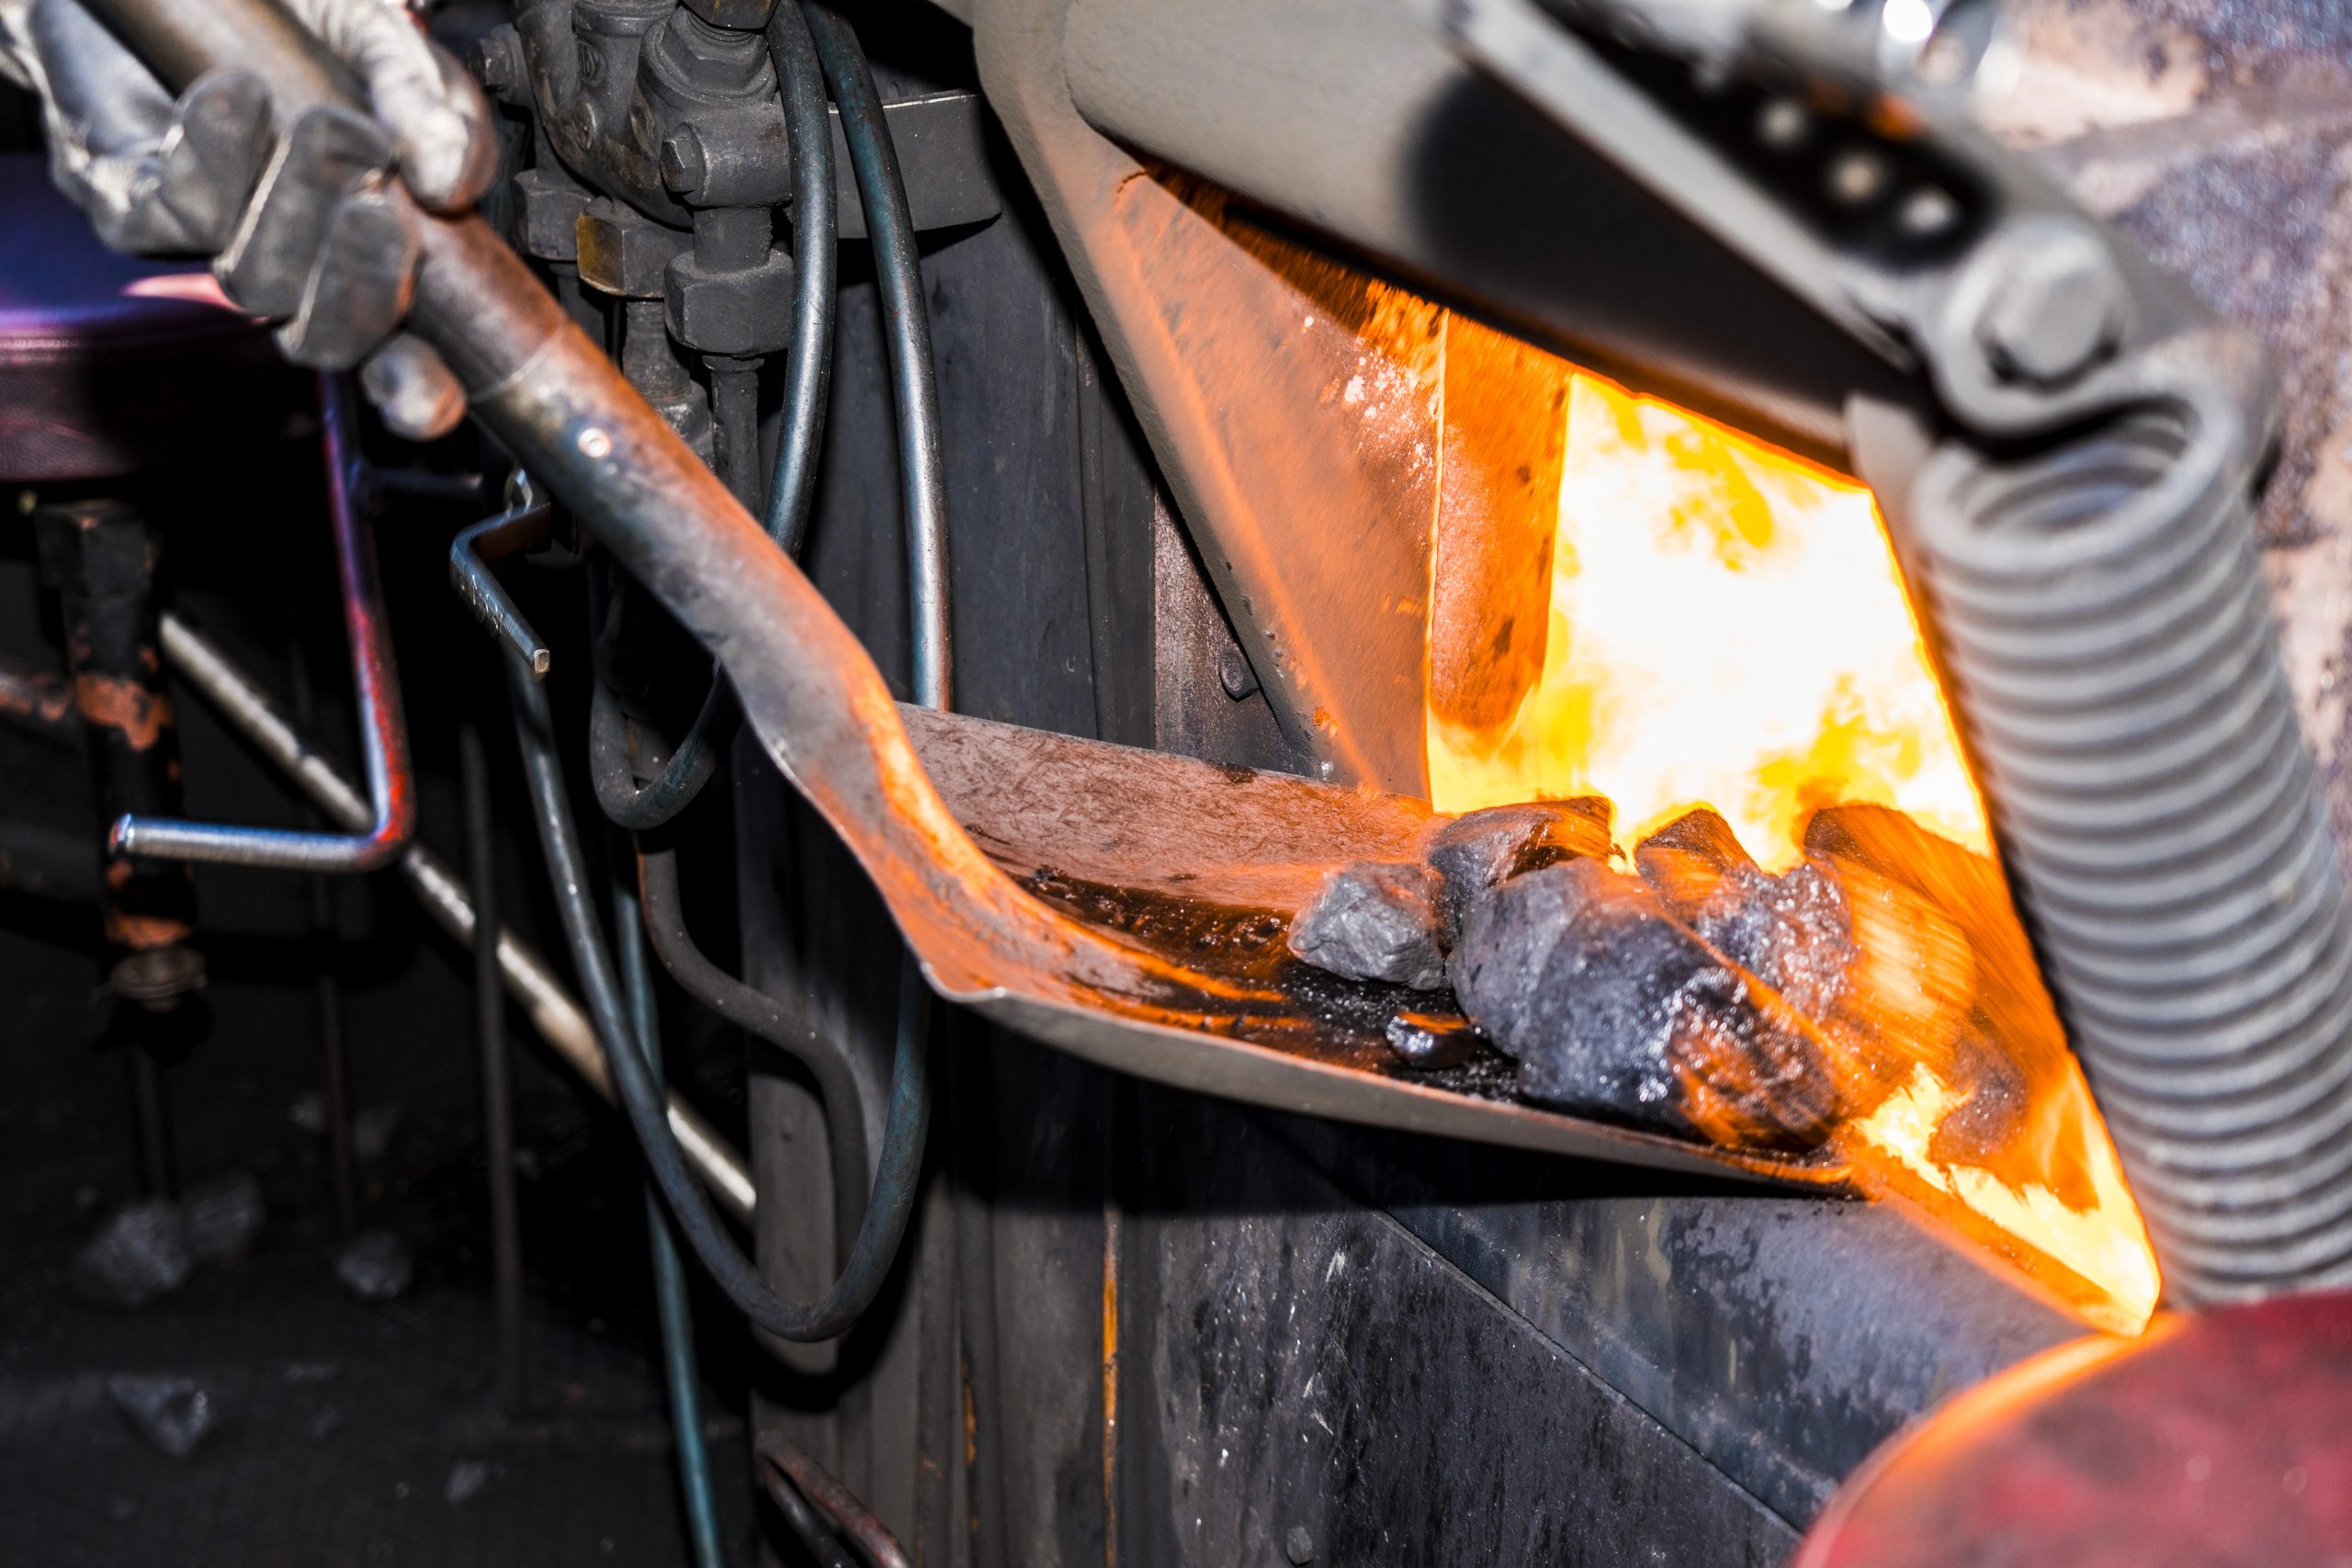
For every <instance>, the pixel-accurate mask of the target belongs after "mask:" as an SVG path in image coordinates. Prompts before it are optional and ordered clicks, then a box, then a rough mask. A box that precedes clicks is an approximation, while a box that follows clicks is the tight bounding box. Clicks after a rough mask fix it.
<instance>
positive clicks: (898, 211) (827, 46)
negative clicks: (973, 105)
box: [801, 3, 955, 708]
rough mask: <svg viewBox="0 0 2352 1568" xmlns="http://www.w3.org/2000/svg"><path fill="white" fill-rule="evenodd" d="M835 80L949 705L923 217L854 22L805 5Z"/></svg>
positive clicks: (938, 671)
mask: <svg viewBox="0 0 2352 1568" xmlns="http://www.w3.org/2000/svg"><path fill="white" fill-rule="evenodd" d="M801 9H802V11H803V12H804V13H805V14H806V16H807V17H808V20H809V32H810V33H811V34H812V35H813V36H814V37H815V39H816V41H817V58H818V61H819V62H820V64H822V65H823V67H824V71H825V85H827V86H829V87H830V88H831V89H832V94H833V102H834V103H836V104H837V105H839V106H840V107H841V111H842V137H843V139H844V140H845V141H847V142H848V143H849V162H850V169H851V172H852V173H854V175H856V176H857V194H858V199H859V201H860V202H861V203H862V204H863V205H864V206H865V232H866V235H867V237H868V239H869V241H870V242H871V243H872V244H873V247H874V271H875V276H876V282H877V283H878V284H879V286H880V288H881V291H882V322H883V331H884V335H885V337H886V339H887V340H888V344H889V349H890V389H891V395H892V397H893V398H894V399H895V400H897V402H898V406H899V475H900V482H901V483H902V484H903V485H904V486H905V487H906V492H907V496H906V505H907V589H908V596H909V602H908V606H907V609H908V621H909V624H910V626H911V627H912V629H913V636H914V691H915V701H916V702H918V703H920V704H922V705H923V706H924V707H927V708H944V707H946V706H947V705H949V703H950V701H951V700H952V698H951V696H950V682H951V679H952V671H953V667H954V664H955V660H954V645H953V641H952V637H951V633H950V628H949V625H948V604H947V479H946V471H945V468H944V463H943V460H942V458H941V455H940V434H939V385H938V380H937V378H936V377H935V376H934V375H933V370H932V363H931V318H930V316H929V315H928V314H927V313H926V312H925V310H924V308H923V301H922V267H921V265H920V260H919V258H918V256H917V254H916V252H915V224H914V218H913V216H912V214H911V213H910V210H909V209H908V206H907V184H906V180H905V179H904V178H903V177H902V176H901V175H900V174H899V154H898V150H897V149H896V148H895V147H893V146H892V145H891V142H890V128H889V125H888V122H886V121H885V120H884V118H883V116H882V102H881V96H880V95H879V94H877V93H876V91H875V88H874V73H873V72H872V71H870V70H869V69H867V67H866V63H865V51H863V50H861V49H860V48H859V47H858V43H857V35H856V33H854V32H853V31H852V30H851V29H850V25H849V24H848V23H847V22H844V21H842V19H841V17H838V16H835V15H834V14H833V13H832V12H831V11H829V10H827V9H825V7H823V6H817V5H810V4H805V3H804V4H803V6H801Z"/></svg>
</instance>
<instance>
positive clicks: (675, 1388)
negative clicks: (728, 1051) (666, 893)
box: [613, 877, 725, 1568]
mask: <svg viewBox="0 0 2352 1568" xmlns="http://www.w3.org/2000/svg"><path fill="white" fill-rule="evenodd" d="M613 932H614V936H615V938H616V942H617V943H618V946H619V951H620V964H621V985H622V987H624V988H625V989H626V990H627V991H628V1010H629V1019H630V1021H631V1022H633V1023H634V1024H636V1026H637V1039H638V1043H639V1046H640V1047H641V1048H642V1049H643V1050H644V1052H645V1065H646V1066H647V1068H648V1069H649V1070H650V1072H651V1073H652V1074H653V1076H654V1077H655V1078H656V1079H659V1078H660V1077H661V1076H662V1017H661V1009H660V1008H659V1007H658V1006H657V1005H656V1004H655V999H654V995H653V971H652V968H651V966H650V965H649V964H647V963H646V962H645V937H644V935H643V932H642V931H641V926H640V922H639V919H638V914H637V894H636V893H635V891H634V890H632V889H631V888H630V886H628V881H627V880H626V879H625V878H621V877H616V878H614V880H613ZM645 1235H646V1241H647V1246H648V1247H650V1250H651V1252H652V1263H653V1315H654V1317H655V1319H656V1320H657V1321H658V1323H659V1324H660V1325H661V1332H662V1374H663V1379H664V1381H665V1382H667V1383H668V1384H669V1390H670V1428H671V1430H672V1431H673V1432H675V1433H676V1434H677V1443H678V1490H679V1492H680V1493H681V1494H682V1495H684V1501H685V1506H686V1536H687V1539H688V1540H690V1541H691V1542H692V1543H693V1546H694V1554H695V1568H723V1563H724V1562H725V1556H724V1554H723V1553H722V1552H721V1551H719V1546H718V1499H717V1497H716V1495H715V1494H714V1493H713V1491H712V1489H711V1482H710V1447H709V1445H708V1444H707V1443H706V1442H705V1441H704V1440H703V1431H702V1377H701V1373H700V1372H699V1371H697V1370H696V1368H695V1322H694V1312H693V1308H692V1306H691V1305H690V1304H689V1303H688V1302H687V1300H686V1273H685V1269H684V1268H682V1267H681V1266H680V1264H679V1262H678V1241H677V1237H676V1235H674V1234H673V1232H672V1230H671V1228H670V1216H669V1215H668V1214H667V1213H664V1212H663V1210H662V1195H661V1194H660V1193H659V1192H658V1191H656V1190H654V1187H653V1184H652V1183H651V1182H650V1181H649V1182H647V1183H646V1186H645Z"/></svg>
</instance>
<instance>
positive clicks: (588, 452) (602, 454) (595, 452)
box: [577, 424, 613, 463]
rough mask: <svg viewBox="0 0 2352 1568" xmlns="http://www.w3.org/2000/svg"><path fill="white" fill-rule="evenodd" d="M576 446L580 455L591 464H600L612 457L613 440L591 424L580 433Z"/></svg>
mask: <svg viewBox="0 0 2352 1568" xmlns="http://www.w3.org/2000/svg"><path fill="white" fill-rule="evenodd" d="M577 445H578V446H579V447H580V455H581V456H582V457H585V458H587V459H588V460H589V461H590V462H592V463H601V462H603V461H604V460H605V458H607V457H611V456H612V455H613V438H612V437H611V436H609V435H607V434H605V433H604V432H603V431H601V430H599V429H597V428H596V427H595V426H594V425H593V424H592V425H590V426H589V427H588V428H587V429H585V430H583V431H582V432H581V433H580V439H579V442H578V443H577Z"/></svg>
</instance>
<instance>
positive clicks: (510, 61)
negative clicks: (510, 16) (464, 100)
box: [466, 26, 524, 97]
mask: <svg viewBox="0 0 2352 1568" xmlns="http://www.w3.org/2000/svg"><path fill="white" fill-rule="evenodd" d="M466 69H467V70H468V71H469V72H470V73H472V75H473V79H474V80H475V81H477V82H479V83H481V87H482V91H484V92H486V93H488V94H490V95H492V96H493V97H503V96H505V95H506V94H507V93H509V92H512V91H513V90H515V88H516V87H519V86H521V85H523V80H524V69H523V38H522V35H521V34H520V33H517V32H516V31H515V29H514V28H513V27H511V26H503V27H497V28H492V29H491V30H490V31H488V32H486V33H484V34H483V35H482V36H481V37H480V38H478V39H474V41H473V42H472V43H471V44H470V45H469V46H468V48H467V50H466Z"/></svg>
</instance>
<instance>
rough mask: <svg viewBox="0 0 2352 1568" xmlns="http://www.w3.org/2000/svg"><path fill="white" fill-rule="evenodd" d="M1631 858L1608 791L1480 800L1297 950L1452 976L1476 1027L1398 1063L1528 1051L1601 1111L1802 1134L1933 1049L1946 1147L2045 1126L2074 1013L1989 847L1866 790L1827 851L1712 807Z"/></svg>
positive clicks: (1542, 1072)
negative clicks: (1757, 836) (2044, 987)
mask: <svg viewBox="0 0 2352 1568" xmlns="http://www.w3.org/2000/svg"><path fill="white" fill-rule="evenodd" d="M1613 855H1614V852H1613V851H1612V850H1611V842H1610V818H1609V805H1608V802H1606V801H1604V800H1599V799H1589V800H1580V801H1572V802H1563V803H1539V804H1532V805H1527V806H1512V807H1496V808H1494V809H1491V810H1487V811H1479V812H1472V813H1468V814H1466V815H1464V816H1463V817H1461V818H1454V819H1451V820H1446V821H1442V822H1441V823H1440V824H1438V825H1437V826H1435V827H1433V828H1432V829H1431V830H1430V832H1429V833H1428V834H1427V835H1426V836H1425V838H1424V840H1423V853H1422V855H1421V857H1420V858H1419V860H1418V861H1413V862H1401V863H1377V864H1375V863H1358V864H1355V865H1351V866H1349V867H1346V868H1344V869H1343V870H1340V871H1338V872H1334V873H1332V874H1330V875H1329V877H1327V878H1326V880H1325V883H1324V886H1323V887H1322V888H1321V889H1320V891H1319V892H1318V895H1317V898H1316V899H1315V900H1314V901H1313V902H1312V903H1311V904H1310V905H1309V906H1308V907H1307V908H1306V909H1304V910H1302V911H1301V912H1300V914H1299V916H1298V917H1297V919H1295V921H1294V922H1293V924H1292V927H1291V931H1290V935H1289V938H1288V945H1289V949H1290V951H1291V952H1292V953H1294V954H1295V955H1296V956H1297V957H1299V958H1301V959H1303V960H1305V961H1306V962H1307V963H1309V964H1316V965H1317V966H1318V967H1321V968H1324V969H1327V970H1329V971H1330V972H1332V973H1335V974H1340V975H1344V976H1350V977H1351V978H1357V979H1376V980H1384V981H1387V982H1390V983H1394V984H1401V985H1408V986H1412V987H1417V988H1419V989H1421V990H1424V991H1436V990H1438V989H1440V988H1441V987H1447V986H1450V987H1452V989H1453V993H1454V998H1455V1000H1456V1001H1457V1002H1458V1003H1459V1005H1460V1007H1461V1008H1462V1010H1463V1012H1464V1014H1465V1015H1466V1017H1467V1020H1468V1025H1469V1027H1468V1028H1467V1029H1464V1030H1457V1031H1453V1032H1449V1033H1448V1034H1447V1035H1446V1037H1445V1038H1444V1039H1443V1040H1442V1041H1441V1039H1440V1038H1439V1037H1438V1036H1437V1035H1435V1034H1432V1033H1430V1032H1428V1031H1426V1030H1423V1029H1419V1028H1405V1027H1399V1028H1392V1029H1391V1030H1390V1031H1389V1045H1390V1049H1391V1050H1392V1052H1393V1053H1394V1055H1396V1057H1397V1060H1398V1061H1399V1062H1400V1063H1402V1064H1403V1065H1404V1066H1407V1067H1408V1068H1413V1069H1416V1070H1422V1069H1425V1068H1426V1067H1427V1066H1429V1065H1430V1064H1431V1063H1432V1062H1434V1061H1436V1060H1439V1059H1445V1060H1456V1059H1459V1057H1460V1056H1461V1055H1463V1054H1464V1052H1466V1051H1468V1050H1470V1049H1472V1048H1473V1044H1474V1043H1476V1042H1483V1043H1486V1044H1490V1045H1491V1046H1493V1047H1494V1048H1495V1049H1497V1050H1498V1051H1500V1052H1502V1053H1503V1054H1504V1055H1507V1056H1508V1057H1510V1058H1511V1060H1512V1061H1513V1062H1515V1063H1516V1066H1517V1079H1516V1089H1517V1092H1518V1093H1519V1094H1520V1095H1521V1096H1522V1097H1524V1098H1526V1099H1528V1100H1533V1101H1536V1102H1539V1103H1542V1104H1545V1105H1549V1106H1554V1107H1556V1108H1558V1109H1560V1110H1563V1111H1571V1112H1573V1113H1576V1114H1578V1115H1583V1116H1589V1117H1593V1118H1596V1119H1600V1120H1605V1121H1610V1122H1619V1123H1622V1124H1624V1125H1629V1126H1634V1127H1638V1128H1641V1129H1644V1130H1646V1131H1651V1132H1657V1133H1663V1134H1669V1135H1673V1136H1679V1137H1684V1138H1693V1137H1695V1138H1699V1139H1703V1140H1705V1141H1707V1142H1710V1143H1713V1144H1716V1145H1722V1146H1725V1147H1736V1148H1743V1149H1758V1150H1761V1149H1770V1150H1779V1151H1799V1150H1804V1149H1809V1148H1813V1147H1815V1146H1818V1145H1820V1144H1821V1143H1822V1142H1824V1141H1825V1140H1826V1138H1827V1137H1828V1136H1829V1134H1830V1133H1831V1131H1832V1130H1833V1129H1834V1127H1835V1126H1836V1125H1837V1123H1838V1122H1839V1121H1840V1120H1841V1119H1844V1118H1848V1117H1853V1116H1860V1115H1866V1114H1867V1113H1868V1112H1869V1111H1871V1109H1873V1108H1875V1107H1876V1106H1877V1105H1878V1104H1879V1103H1880V1102H1881V1101H1882V1100H1884V1099H1885V1098H1886V1097H1887V1096H1888V1095H1889V1094H1891V1093H1894V1092H1896V1091H1898V1090H1900V1089H1903V1088H1904V1087H1905V1085H1906V1084H1907V1083H1908V1082H1909V1081H1910V1078H1911V1076H1912V1075H1913V1074H1914V1073H1915V1072H1916V1071H1917V1069H1919V1068H1921V1067H1923V1066H1924V1067H1926V1068H1928V1070H1930V1071H1932V1072H1933V1073H1934V1074H1935V1075H1936V1077H1938V1079H1939V1081H1940V1082H1941V1083H1943V1084H1944V1085H1947V1086H1950V1087H1952V1088H1956V1089H1959V1090H1960V1091H1961V1092H1962V1095H1963V1097H1964V1098H1963V1100H1962V1104H1961V1106H1960V1107H1959V1108H1958V1109H1957V1110H1956V1111H1953V1112H1952V1113H1951V1114H1950V1115H1949V1116H1948V1117H1947V1118H1946V1119H1945V1121H1944V1123H1943V1125H1942V1126H1941V1128H1940V1129H1939V1134H1938V1145H1937V1146H1936V1147H1935V1148H1934V1149H1932V1150H1931V1151H1930V1153H1931V1155H1932V1156H1933V1157H1936V1158H1939V1159H1946V1160H1950V1159H1964V1160H1980V1159H1981V1158H1982V1157H1984V1156H1986V1155H1988V1154H1989V1153H1990V1152H1992V1151H1995V1150H1997V1149H2000V1148H2002V1147H2004V1146H2008V1145H2011V1144H2012V1141H2013V1140H2016V1139H2018V1138H2019V1137H2020V1136H2024V1137H2027V1138H2031V1137H2032V1136H2034V1135H2035V1134H2036V1131H2037V1130H2036V1129H2035V1128H2033V1127H2031V1126H2030V1125H2028V1124H2027V1122H2025V1121H2024V1120H2022V1119H2024V1118H2027V1117H2028V1116H2029V1115H2030V1114H2033V1111H2032V1108H2033V1107H2034V1106H2035V1105H2036V1104H2037V1103H2038V1102H2039V1097H2038V1096H2037V1094H2036V1092H2035V1088H2036V1084H2037V1082H2038V1080H2039V1079H2040V1078H2041V1077H2043V1076H2046V1075H2047V1074H2049V1073H2052V1072H2060V1071H2063V1070H2064V1036H2063V1034H2062V1033H2061V1032H2059V1030H2058V1028H2057V1024H2056V1021H2055V1018H2054V1015H2052V1013H2051V1011H2050V1009H2049V1004H2048V1000H2047V998H2046V996H2045V995H2044V993H2043V992H2042V991H2041V986H2040V980H2039V975H2038V972H2037V971H2036V969H2035V967H2034V964H2033V961H2032V957H2031V954H2030V951H2029V950H2028V949H2027V947H2026V945H2025V942H2024V938H2023V936H2022V934H2021V933H2020V932H2018V929H2017V927H2016V923H2015V920H2014V918H2013V917H2012V916H2011V915H2010V912H2009V906H2008V903H2007V893H2006V889H2005V888H2004V887H2003V886H2002V884H2001V880H2000V874H1999V872H1998V870H1997V868H1996V867H1995V866H1994V864H1993V863H1992V862H1990V861H1989V860H1986V859H1985V857H1984V856H1982V855H1978V854H1975V853H1973V852H1970V851H1968V850H1966V849H1964V848H1962V846H1960V845H1957V844H1953V843H1951V842H1949V841H1947V840H1941V839H1939V838H1937V837H1936V836H1935V835H1933V834H1931V833H1928V832H1927V831H1926V830H1925V829H1921V828H1919V827H1918V826H1917V824H1916V823H1913V822H1912V821H1911V820H1910V819H1909V818H1906V817H1905V816H1903V814H1902V813H1900V812H1896V811H1893V810H1890V809H1887V808H1884V807H1867V806H1846V807H1830V808H1826V809H1824V810H1822V811H1819V812H1816V813H1815V817H1814V818H1813V820H1812V822H1811V824H1810V825H1809V828H1808V831H1807V834H1806V837H1805V858H1804V861H1803V862H1801V863H1799V864H1797V865H1795V866H1794V867H1792V868H1790V869H1789V870H1786V871H1782V872H1780V873H1777V874H1776V873H1771V872H1768V871H1766V870H1764V869H1763V868H1762V867H1761V866H1759V865H1758V863H1756V862H1755V860H1754V859H1753V858H1751V857H1750V856H1749V855H1748V853H1747V851H1746V850H1745V849H1744V848H1742V847H1741V845H1740V843H1739V841H1738V839H1737V837H1736V835H1735V834H1734V833H1733V831H1732V829H1731V827H1730V825H1729V824H1728V823H1726V822H1725V821H1724V818H1721V817H1720V816H1718V815H1717V814H1715V813H1714V812H1713V811H1709V810H1704V809H1701V810H1696V811H1692V812H1690V813H1687V814H1686V815H1684V816H1682V817H1680V818H1677V819H1676V820H1674V821H1673V822H1671V823H1668V825H1667V826H1666V827H1664V828H1662V829H1659V830H1658V831H1657V832H1656V833H1654V834H1652V835H1651V836H1650V837H1648V838H1647V839H1645V840H1643V842H1642V843H1641V844H1640V845H1639V846H1638V847H1637V848H1636V849H1635V851H1634V856H1633V864H1632V866H1631V868H1630V869H1626V868H1624V867H1623V863H1617V862H1613ZM2020 1041H2021V1042H2023V1045H2022V1047H2021V1048H2013V1047H2014V1043H2016V1042H2020ZM2068 1163H2069V1162H2068V1161H2067V1160H2065V1159H2064V1158H2063V1157H2062V1158H2060V1159H2059V1160H2057V1161H2056V1164H2057V1165H2058V1166H2060V1167H2062V1168H2063V1167H2064V1166H2065V1165H2067V1164H2068Z"/></svg>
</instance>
